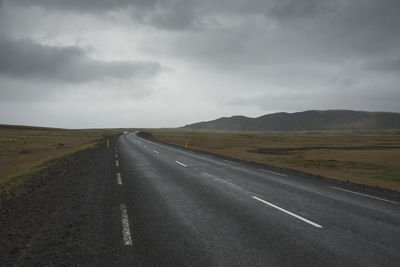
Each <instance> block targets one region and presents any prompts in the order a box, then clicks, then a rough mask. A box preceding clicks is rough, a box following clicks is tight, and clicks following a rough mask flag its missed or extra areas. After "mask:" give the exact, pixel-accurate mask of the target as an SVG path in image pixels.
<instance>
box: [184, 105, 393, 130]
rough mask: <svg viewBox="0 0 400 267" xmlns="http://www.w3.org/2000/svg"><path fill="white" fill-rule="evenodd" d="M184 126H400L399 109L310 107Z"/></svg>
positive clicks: (300, 127) (304, 128) (305, 127)
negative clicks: (306, 109) (327, 108)
mask: <svg viewBox="0 0 400 267" xmlns="http://www.w3.org/2000/svg"><path fill="white" fill-rule="evenodd" d="M182 128H184V129H199V130H200V129H202V130H224V131H310V130H384V129H400V113H394V112H366V111H352V110H309V111H303V112H295V113H286V112H280V113H273V114H267V115H264V116H261V117H258V118H249V117H245V116H233V117H223V118H219V119H216V120H213V121H206V122H198V123H194V124H189V125H186V126H184V127H182Z"/></svg>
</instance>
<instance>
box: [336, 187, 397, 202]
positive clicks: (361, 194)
mask: <svg viewBox="0 0 400 267" xmlns="http://www.w3.org/2000/svg"><path fill="white" fill-rule="evenodd" d="M330 188H332V189H336V190H340V191H344V192H348V193H353V194H357V195H360V196H364V197H369V198H373V199H378V200H382V201H386V202H389V203H393V204H399V202H396V201H392V200H388V199H384V198H380V197H374V196H371V195H367V194H363V193H358V192H354V191H350V190H346V189H343V188H339V187H335V186H331V187H330Z"/></svg>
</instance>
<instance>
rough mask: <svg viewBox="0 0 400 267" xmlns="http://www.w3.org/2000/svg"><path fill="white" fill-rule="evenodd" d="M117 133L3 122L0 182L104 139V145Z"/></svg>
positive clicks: (36, 168) (0, 137)
mask: <svg viewBox="0 0 400 267" xmlns="http://www.w3.org/2000/svg"><path fill="white" fill-rule="evenodd" d="M117 133H118V130H65V129H55V128H42V127H28V126H13V125H0V184H2V183H5V182H7V181H9V180H11V179H13V178H15V177H18V176H21V175H25V174H30V173H33V172H36V171H39V170H40V169H41V168H43V166H44V164H45V163H46V162H48V161H50V160H52V159H55V158H60V157H62V156H65V155H67V154H71V153H73V152H76V151H79V150H83V149H85V148H89V147H92V146H94V145H95V144H97V143H99V142H101V141H103V142H104V144H105V142H106V139H105V136H112V135H116V134H117ZM21 181H22V180H21ZM18 182H20V181H18Z"/></svg>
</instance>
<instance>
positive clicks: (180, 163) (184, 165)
mask: <svg viewBox="0 0 400 267" xmlns="http://www.w3.org/2000/svg"><path fill="white" fill-rule="evenodd" d="M175 162H176V163H178V164H179V165H181V166H183V167H187V165H186V164H183V163H182V162H179V161H177V160H175Z"/></svg>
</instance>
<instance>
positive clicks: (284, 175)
mask: <svg viewBox="0 0 400 267" xmlns="http://www.w3.org/2000/svg"><path fill="white" fill-rule="evenodd" d="M259 170H260V171H263V172H268V173H272V174H276V175H280V176H283V177H287V175H286V174H282V173H277V172H271V171H267V170H264V169H259Z"/></svg>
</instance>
